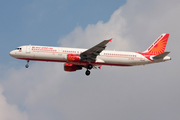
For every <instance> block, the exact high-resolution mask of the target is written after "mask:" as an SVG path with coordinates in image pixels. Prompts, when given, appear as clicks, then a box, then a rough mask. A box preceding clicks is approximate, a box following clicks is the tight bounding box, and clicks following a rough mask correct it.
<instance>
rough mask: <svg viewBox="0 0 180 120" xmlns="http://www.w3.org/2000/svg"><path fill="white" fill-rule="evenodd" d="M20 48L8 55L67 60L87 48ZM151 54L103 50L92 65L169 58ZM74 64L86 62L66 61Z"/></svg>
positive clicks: (132, 62) (30, 58)
mask: <svg viewBox="0 0 180 120" xmlns="http://www.w3.org/2000/svg"><path fill="white" fill-rule="evenodd" d="M19 48H21V49H16V50H13V51H11V52H10V55H11V56H12V57H14V58H17V59H22V60H27V61H29V60H34V61H50V62H68V61H67V55H68V54H77V55H80V53H82V52H84V51H86V50H87V49H79V48H66V47H49V46H35V45H27V46H20V47H19ZM152 57H153V56H150V57H149V58H147V57H146V56H144V55H142V54H140V53H138V52H124V51H112V50H104V51H102V52H101V53H100V55H98V56H97V58H96V61H95V62H92V65H94V66H96V65H97V66H98V65H111V66H135V65H145V64H150V63H155V62H163V61H167V60H170V57H168V56H166V57H164V58H163V59H161V60H153V59H152ZM68 63H72V64H75V65H88V62H83V61H79V62H68Z"/></svg>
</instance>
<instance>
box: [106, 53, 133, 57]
mask: <svg viewBox="0 0 180 120" xmlns="http://www.w3.org/2000/svg"><path fill="white" fill-rule="evenodd" d="M104 55H109V56H123V57H136V55H127V54H114V53H104Z"/></svg>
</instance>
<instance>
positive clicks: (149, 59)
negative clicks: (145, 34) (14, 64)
mask: <svg viewBox="0 0 180 120" xmlns="http://www.w3.org/2000/svg"><path fill="white" fill-rule="evenodd" d="M168 38H169V34H166V33H164V34H162V35H160V37H158V39H157V40H155V42H154V43H153V44H152V45H151V46H150V47H149V48H148V49H147V50H145V51H144V52H125V51H114V50H105V48H106V45H107V43H109V42H111V41H112V38H111V39H108V40H104V41H102V42H100V43H99V44H97V45H95V46H94V47H92V48H90V49H80V48H67V47H50V46H37V45H25V46H20V47H18V48H16V49H15V50H12V51H11V52H10V53H9V54H10V56H11V57H14V58H17V59H21V60H26V61H27V64H26V65H25V67H26V68H28V67H29V61H47V62H64V63H65V64H64V71H68V72H73V71H76V70H81V69H82V68H86V72H85V74H86V75H87V76H89V75H90V70H91V69H92V68H96V69H97V68H99V69H101V66H102V65H109V66H138V65H146V64H152V63H158V62H165V61H168V60H171V58H170V57H169V56H167V55H168V54H169V53H170V52H164V51H165V48H166V44H167V41H168Z"/></svg>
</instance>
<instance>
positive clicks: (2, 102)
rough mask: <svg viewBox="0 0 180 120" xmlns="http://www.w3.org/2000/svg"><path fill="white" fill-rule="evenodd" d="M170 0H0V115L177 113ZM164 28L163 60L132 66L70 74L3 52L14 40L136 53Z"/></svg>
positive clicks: (143, 119) (175, 7)
mask: <svg viewBox="0 0 180 120" xmlns="http://www.w3.org/2000/svg"><path fill="white" fill-rule="evenodd" d="M179 14H180V1H178V0H172V1H169V0H151V1H149V0H127V1H125V0H123V1H119V0H117V1H116V0H114V1H112V0H111V1H102V0H99V1H97V0H96V1H81V0H60V1H58V0H43V1H40V0H29V1H12V0H9V1H7V0H1V1H0V41H1V44H0V46H1V52H0V54H1V56H0V119H1V120H42V119H43V120H52V119H53V120H59V119H60V120H72V119H73V120H92V119H93V120H110V119H111V120H112V119H113V120H117V119H120V120H154V119H158V120H178V119H180V114H179V113H180V102H179V101H180V87H179V86H180V81H179V80H180V74H179V71H180V65H179V61H180V58H179V44H180V41H179V28H180V24H179V21H180V16H179ZM162 33H170V37H169V41H168V44H167V48H166V51H170V52H171V53H170V54H169V56H171V57H172V60H171V61H168V62H165V63H158V64H152V65H147V66H137V67H110V66H102V69H101V70H92V73H91V75H90V76H88V77H87V76H86V75H85V73H84V72H85V69H83V70H81V71H77V72H73V73H68V72H65V71H64V70H63V63H50V62H48V63H47V62H32V61H30V67H29V68H28V69H25V67H24V65H25V64H26V61H22V60H17V59H14V58H11V57H10V56H9V52H10V51H11V50H13V49H15V48H16V47H18V46H21V45H28V44H34V45H49V46H66V47H81V48H90V47H92V46H93V45H95V44H97V43H99V42H101V41H102V40H104V39H109V38H111V37H112V38H113V42H111V43H109V44H108V47H107V49H111V50H113V49H115V50H127V51H135V52H136V51H144V50H146V49H147V48H148V47H149V46H150V45H151V44H152V43H153V42H154V40H155V39H156V38H157V37H158V36H159V35H160V34H162Z"/></svg>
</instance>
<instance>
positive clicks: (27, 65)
mask: <svg viewBox="0 0 180 120" xmlns="http://www.w3.org/2000/svg"><path fill="white" fill-rule="evenodd" d="M25 67H26V68H28V67H29V60H27V64H26V65H25Z"/></svg>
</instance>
